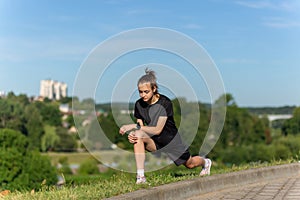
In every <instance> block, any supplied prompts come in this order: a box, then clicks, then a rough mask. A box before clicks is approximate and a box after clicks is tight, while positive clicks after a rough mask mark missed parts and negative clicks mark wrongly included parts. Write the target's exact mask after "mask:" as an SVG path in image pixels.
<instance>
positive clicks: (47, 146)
mask: <svg viewBox="0 0 300 200" xmlns="http://www.w3.org/2000/svg"><path fill="white" fill-rule="evenodd" d="M44 129H45V134H44V135H43V137H42V140H41V150H42V151H44V152H45V151H48V150H54V147H55V145H56V144H57V143H58V142H59V141H60V137H59V136H58V135H57V134H56V131H55V127H54V126H50V125H45V127H44Z"/></svg>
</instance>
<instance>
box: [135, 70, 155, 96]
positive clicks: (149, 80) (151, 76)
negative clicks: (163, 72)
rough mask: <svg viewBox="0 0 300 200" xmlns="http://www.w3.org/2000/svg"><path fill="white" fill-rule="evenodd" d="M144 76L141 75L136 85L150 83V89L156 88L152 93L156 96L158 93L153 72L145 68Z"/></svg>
mask: <svg viewBox="0 0 300 200" xmlns="http://www.w3.org/2000/svg"><path fill="white" fill-rule="evenodd" d="M145 73H146V74H145V75H143V76H142V77H141V78H140V79H139V81H138V84H137V85H140V84H144V83H150V86H151V89H154V87H156V91H155V92H154V94H157V93H158V91H157V89H158V86H157V83H156V76H155V71H153V70H151V69H149V68H146V69H145Z"/></svg>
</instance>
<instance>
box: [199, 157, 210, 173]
mask: <svg viewBox="0 0 300 200" xmlns="http://www.w3.org/2000/svg"><path fill="white" fill-rule="evenodd" d="M204 160H205V165H204V167H202V170H201V172H200V176H208V175H210V168H211V160H210V159H208V158H207V159H204Z"/></svg>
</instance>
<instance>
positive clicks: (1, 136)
mask: <svg viewBox="0 0 300 200" xmlns="http://www.w3.org/2000/svg"><path fill="white" fill-rule="evenodd" d="M28 146H29V142H28V140H27V138H26V137H25V136H24V135H22V133H20V132H17V131H14V130H10V129H0V190H4V189H8V190H12V191H13V190H29V189H40V188H41V187H42V184H46V185H51V184H54V183H56V181H57V177H56V170H55V168H54V167H53V166H51V162H50V160H49V159H48V158H47V157H44V156H41V155H40V153H39V152H34V151H29V150H28Z"/></svg>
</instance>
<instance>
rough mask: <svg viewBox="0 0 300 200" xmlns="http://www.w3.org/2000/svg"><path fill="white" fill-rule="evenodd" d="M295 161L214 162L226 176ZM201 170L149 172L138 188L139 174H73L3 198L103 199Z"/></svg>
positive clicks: (216, 170)
mask: <svg viewBox="0 0 300 200" xmlns="http://www.w3.org/2000/svg"><path fill="white" fill-rule="evenodd" d="M291 162H294V160H288V161H273V162H272V163H250V164H247V165H240V166H235V165H234V166H231V167H224V166H223V165H217V164H215V163H214V166H213V167H212V171H211V173H212V175H214V174H223V173H229V172H234V171H240V170H246V169H251V168H258V167H265V166H273V165H279V164H286V163H291ZM198 174H199V168H198V169H192V170H189V169H186V168H184V167H183V166H180V167H175V166H173V165H172V166H169V167H166V168H164V169H162V170H159V171H156V172H149V173H146V176H147V182H148V183H147V184H145V185H136V184H135V174H130V173H125V172H119V171H113V170H109V171H108V173H105V174H100V175H97V176H79V175H71V176H67V177H66V185H65V186H63V187H60V188H59V187H50V188H49V187H46V186H45V187H43V189H42V190H41V191H38V192H13V193H11V194H10V195H8V196H5V198H3V199H7V200H11V199H13V200H18V199H22V200H23V199H24V200H33V199H57V200H59V199H63V200H65V199H71V200H72V199H76V200H77V199H85V200H86V199H103V198H108V197H112V196H116V195H120V194H124V193H128V192H132V191H136V190H139V189H143V188H150V187H154V186H159V185H163V184H168V183H172V182H177V181H181V180H187V179H193V178H198V177H199V176H198Z"/></svg>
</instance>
